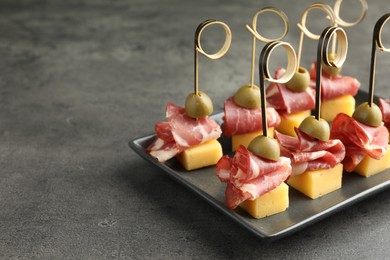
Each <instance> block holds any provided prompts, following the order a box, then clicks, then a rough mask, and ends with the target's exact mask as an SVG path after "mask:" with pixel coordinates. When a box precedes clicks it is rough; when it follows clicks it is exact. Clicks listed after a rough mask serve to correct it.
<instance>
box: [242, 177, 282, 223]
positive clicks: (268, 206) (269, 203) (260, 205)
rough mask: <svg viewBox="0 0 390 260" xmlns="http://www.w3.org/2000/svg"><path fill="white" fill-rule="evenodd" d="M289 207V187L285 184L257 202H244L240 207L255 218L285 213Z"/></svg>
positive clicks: (256, 200)
mask: <svg viewBox="0 0 390 260" xmlns="http://www.w3.org/2000/svg"><path fill="white" fill-rule="evenodd" d="M288 205H289V199H288V185H286V184H285V183H284V182H283V183H282V184H280V185H279V186H278V187H276V188H275V189H273V190H271V191H269V192H267V193H266V194H264V195H262V196H261V197H259V198H257V199H255V200H246V201H244V202H242V203H241V204H240V207H241V208H243V209H244V210H245V211H246V212H248V213H249V214H250V215H251V216H252V217H254V218H264V217H267V216H271V215H274V214H276V213H279V212H283V211H285V210H286V209H287V208H288Z"/></svg>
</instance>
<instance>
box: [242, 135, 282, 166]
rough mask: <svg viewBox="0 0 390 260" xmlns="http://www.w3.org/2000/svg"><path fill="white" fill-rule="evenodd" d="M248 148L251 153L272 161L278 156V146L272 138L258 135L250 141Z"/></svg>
mask: <svg viewBox="0 0 390 260" xmlns="http://www.w3.org/2000/svg"><path fill="white" fill-rule="evenodd" d="M248 150H249V151H250V152H252V153H253V154H255V155H257V156H259V157H261V158H264V159H268V160H272V161H277V160H279V158H280V146H279V143H278V141H276V140H275V139H273V138H270V137H267V136H263V135H259V136H257V137H256V138H254V139H253V140H252V142H250V144H249V146H248Z"/></svg>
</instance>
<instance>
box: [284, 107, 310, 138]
mask: <svg viewBox="0 0 390 260" xmlns="http://www.w3.org/2000/svg"><path fill="white" fill-rule="evenodd" d="M310 113H311V111H310V110H304V111H301V112H295V113H291V114H289V115H287V118H284V116H281V117H280V125H279V126H278V127H276V130H278V132H280V133H282V134H285V135H290V136H297V134H296V133H295V130H294V128H295V127H299V125H300V124H301V122H302V121H303V119H305V118H306V117H308V116H310Z"/></svg>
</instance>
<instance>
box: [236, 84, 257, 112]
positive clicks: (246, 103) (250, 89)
mask: <svg viewBox="0 0 390 260" xmlns="http://www.w3.org/2000/svg"><path fill="white" fill-rule="evenodd" d="M234 102H235V103H236V104H237V105H239V106H241V107H245V108H259V107H260V105H261V103H260V90H259V87H257V86H249V85H244V86H242V87H241V88H239V89H238V90H237V92H236V94H234Z"/></svg>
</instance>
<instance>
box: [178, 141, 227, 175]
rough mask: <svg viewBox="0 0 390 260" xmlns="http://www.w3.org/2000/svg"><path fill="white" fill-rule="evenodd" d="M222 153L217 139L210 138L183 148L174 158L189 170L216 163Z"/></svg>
mask: <svg viewBox="0 0 390 260" xmlns="http://www.w3.org/2000/svg"><path fill="white" fill-rule="evenodd" d="M222 155H223V154H222V146H221V144H220V143H219V142H218V141H217V140H211V141H208V142H205V143H203V144H199V145H195V146H192V147H189V148H187V149H185V150H184V151H183V152H181V153H180V154H178V155H176V158H177V159H178V160H179V162H180V163H181V164H182V165H183V167H184V168H185V169H186V170H187V171H190V170H194V169H199V168H202V167H206V166H210V165H214V164H217V162H218V160H219V159H220V158H221V157H222Z"/></svg>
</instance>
